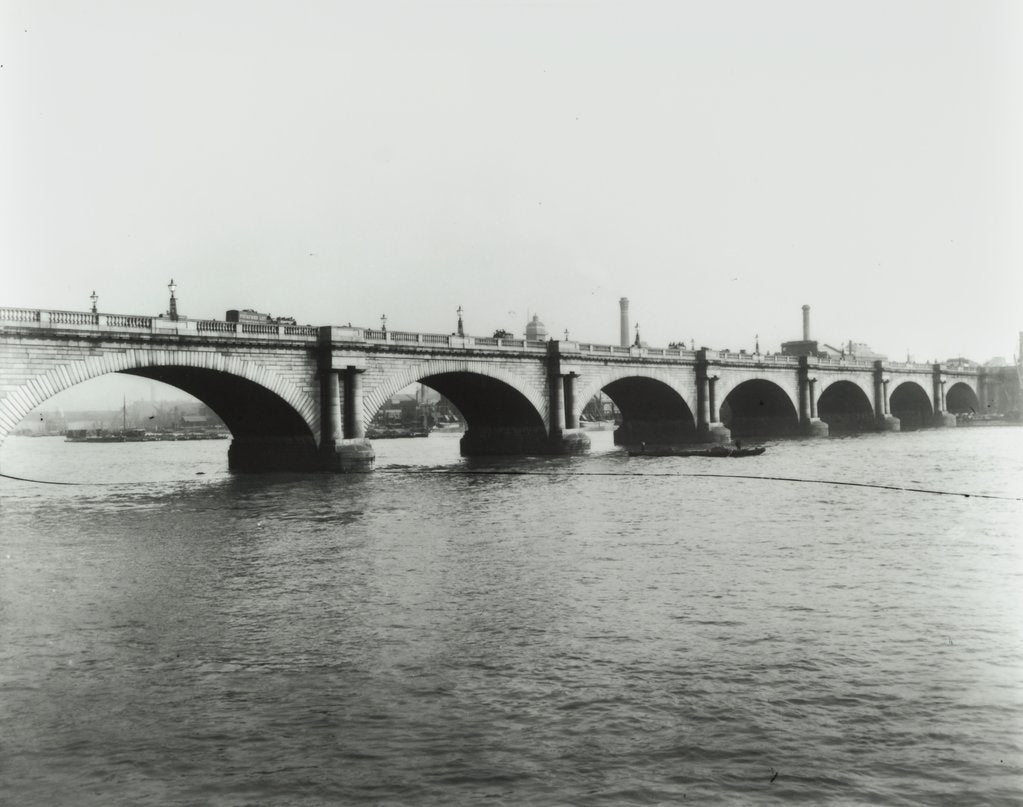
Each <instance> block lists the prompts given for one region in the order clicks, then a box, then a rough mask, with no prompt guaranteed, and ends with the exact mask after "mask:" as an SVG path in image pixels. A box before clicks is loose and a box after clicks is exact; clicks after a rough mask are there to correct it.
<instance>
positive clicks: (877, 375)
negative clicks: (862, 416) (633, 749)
mask: <svg viewBox="0 0 1023 807" xmlns="http://www.w3.org/2000/svg"><path fill="white" fill-rule="evenodd" d="M874 422H875V423H876V424H877V429H878V431H883V432H897V431H901V430H902V424H901V422H900V421H899V419H898V418H897V417H894V416H893V415H890V414H889V413H888V379H887V378H885V377H884V363H883V362H882V361H880V360H878V361H875V362H874Z"/></svg>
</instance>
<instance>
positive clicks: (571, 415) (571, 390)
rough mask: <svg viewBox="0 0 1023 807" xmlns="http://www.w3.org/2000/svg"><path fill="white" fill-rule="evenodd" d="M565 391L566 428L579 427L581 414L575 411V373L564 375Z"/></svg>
mask: <svg viewBox="0 0 1023 807" xmlns="http://www.w3.org/2000/svg"><path fill="white" fill-rule="evenodd" d="M562 379H563V380H562V384H563V386H564V391H565V428H566V429H578V428H579V416H578V415H576V413H575V379H576V374H575V373H568V375H565V376H562Z"/></svg>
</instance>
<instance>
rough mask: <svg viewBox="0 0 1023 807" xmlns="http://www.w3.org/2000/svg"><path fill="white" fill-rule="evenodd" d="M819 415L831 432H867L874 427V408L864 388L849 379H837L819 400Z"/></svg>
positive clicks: (824, 390) (825, 389) (826, 388)
mask: <svg viewBox="0 0 1023 807" xmlns="http://www.w3.org/2000/svg"><path fill="white" fill-rule="evenodd" d="M817 415H818V417H820V419H821V420H823V421H824V422H825V423H827V424H828V431H829V432H843V431H844V432H850V431H867V430H870V429H872V428H873V427H874V422H875V415H874V407H873V405H872V404H871V402H870V395H869V394H868V392H867V391H866V390H865V389H864V388H863V386H862V385H861V384H859V383H857V382H856V381H852V380H849V379H836V380H834V381H832V382H831V383H830V384H828V385H827V386H826V387H825V388H824V389H823V390H822V391H821V394H820V396H819V397H818V398H817Z"/></svg>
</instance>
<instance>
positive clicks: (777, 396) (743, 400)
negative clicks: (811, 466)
mask: <svg viewBox="0 0 1023 807" xmlns="http://www.w3.org/2000/svg"><path fill="white" fill-rule="evenodd" d="M720 416H721V422H722V423H724V425H725V426H726V427H727V428H728V429H729V430H730V431H731V433H732V437H783V436H787V435H792V434H796V433H797V430H798V428H799V415H798V413H797V412H796V408H795V407H794V406H793V405H792V401H791V400H789V396H788V395H786V394H785V390H783V389H782V388H781V387H779V386H778V385H777V384H775V383H774V382H773V381H767V380H765V379H762V378H754V379H751V380H749V381H743V382H742V383H741V384H739V385H738V386H737V387H735V389H733V390H732V391H731V392H729V393H728V395H727V397H726V398H725V400H724V401H722V403H721V415H720Z"/></svg>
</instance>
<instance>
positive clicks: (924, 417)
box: [888, 381, 934, 431]
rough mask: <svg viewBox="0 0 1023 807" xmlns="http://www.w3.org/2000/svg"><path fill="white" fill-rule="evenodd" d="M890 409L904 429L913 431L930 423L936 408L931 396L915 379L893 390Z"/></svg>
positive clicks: (904, 382) (889, 401)
mask: <svg viewBox="0 0 1023 807" xmlns="http://www.w3.org/2000/svg"><path fill="white" fill-rule="evenodd" d="M888 409H889V411H890V412H891V413H892V415H893V416H894V417H897V418H898V419H899V423H900V428H901V430H902V431H912V430H913V429H920V428H923V427H924V426H928V425H930V422H931V417H932V415H933V414H934V409H933V407H932V406H931V399H930V396H928V395H927V393H926V392H925V391H924V388H923V387H921V386H920V385H919V384H918V383H917V382H915V381H903V382H902V383H901V384H899V386H897V387H896V388H895V389H893V390H892V392H891V395H890V396H889V398H888Z"/></svg>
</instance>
